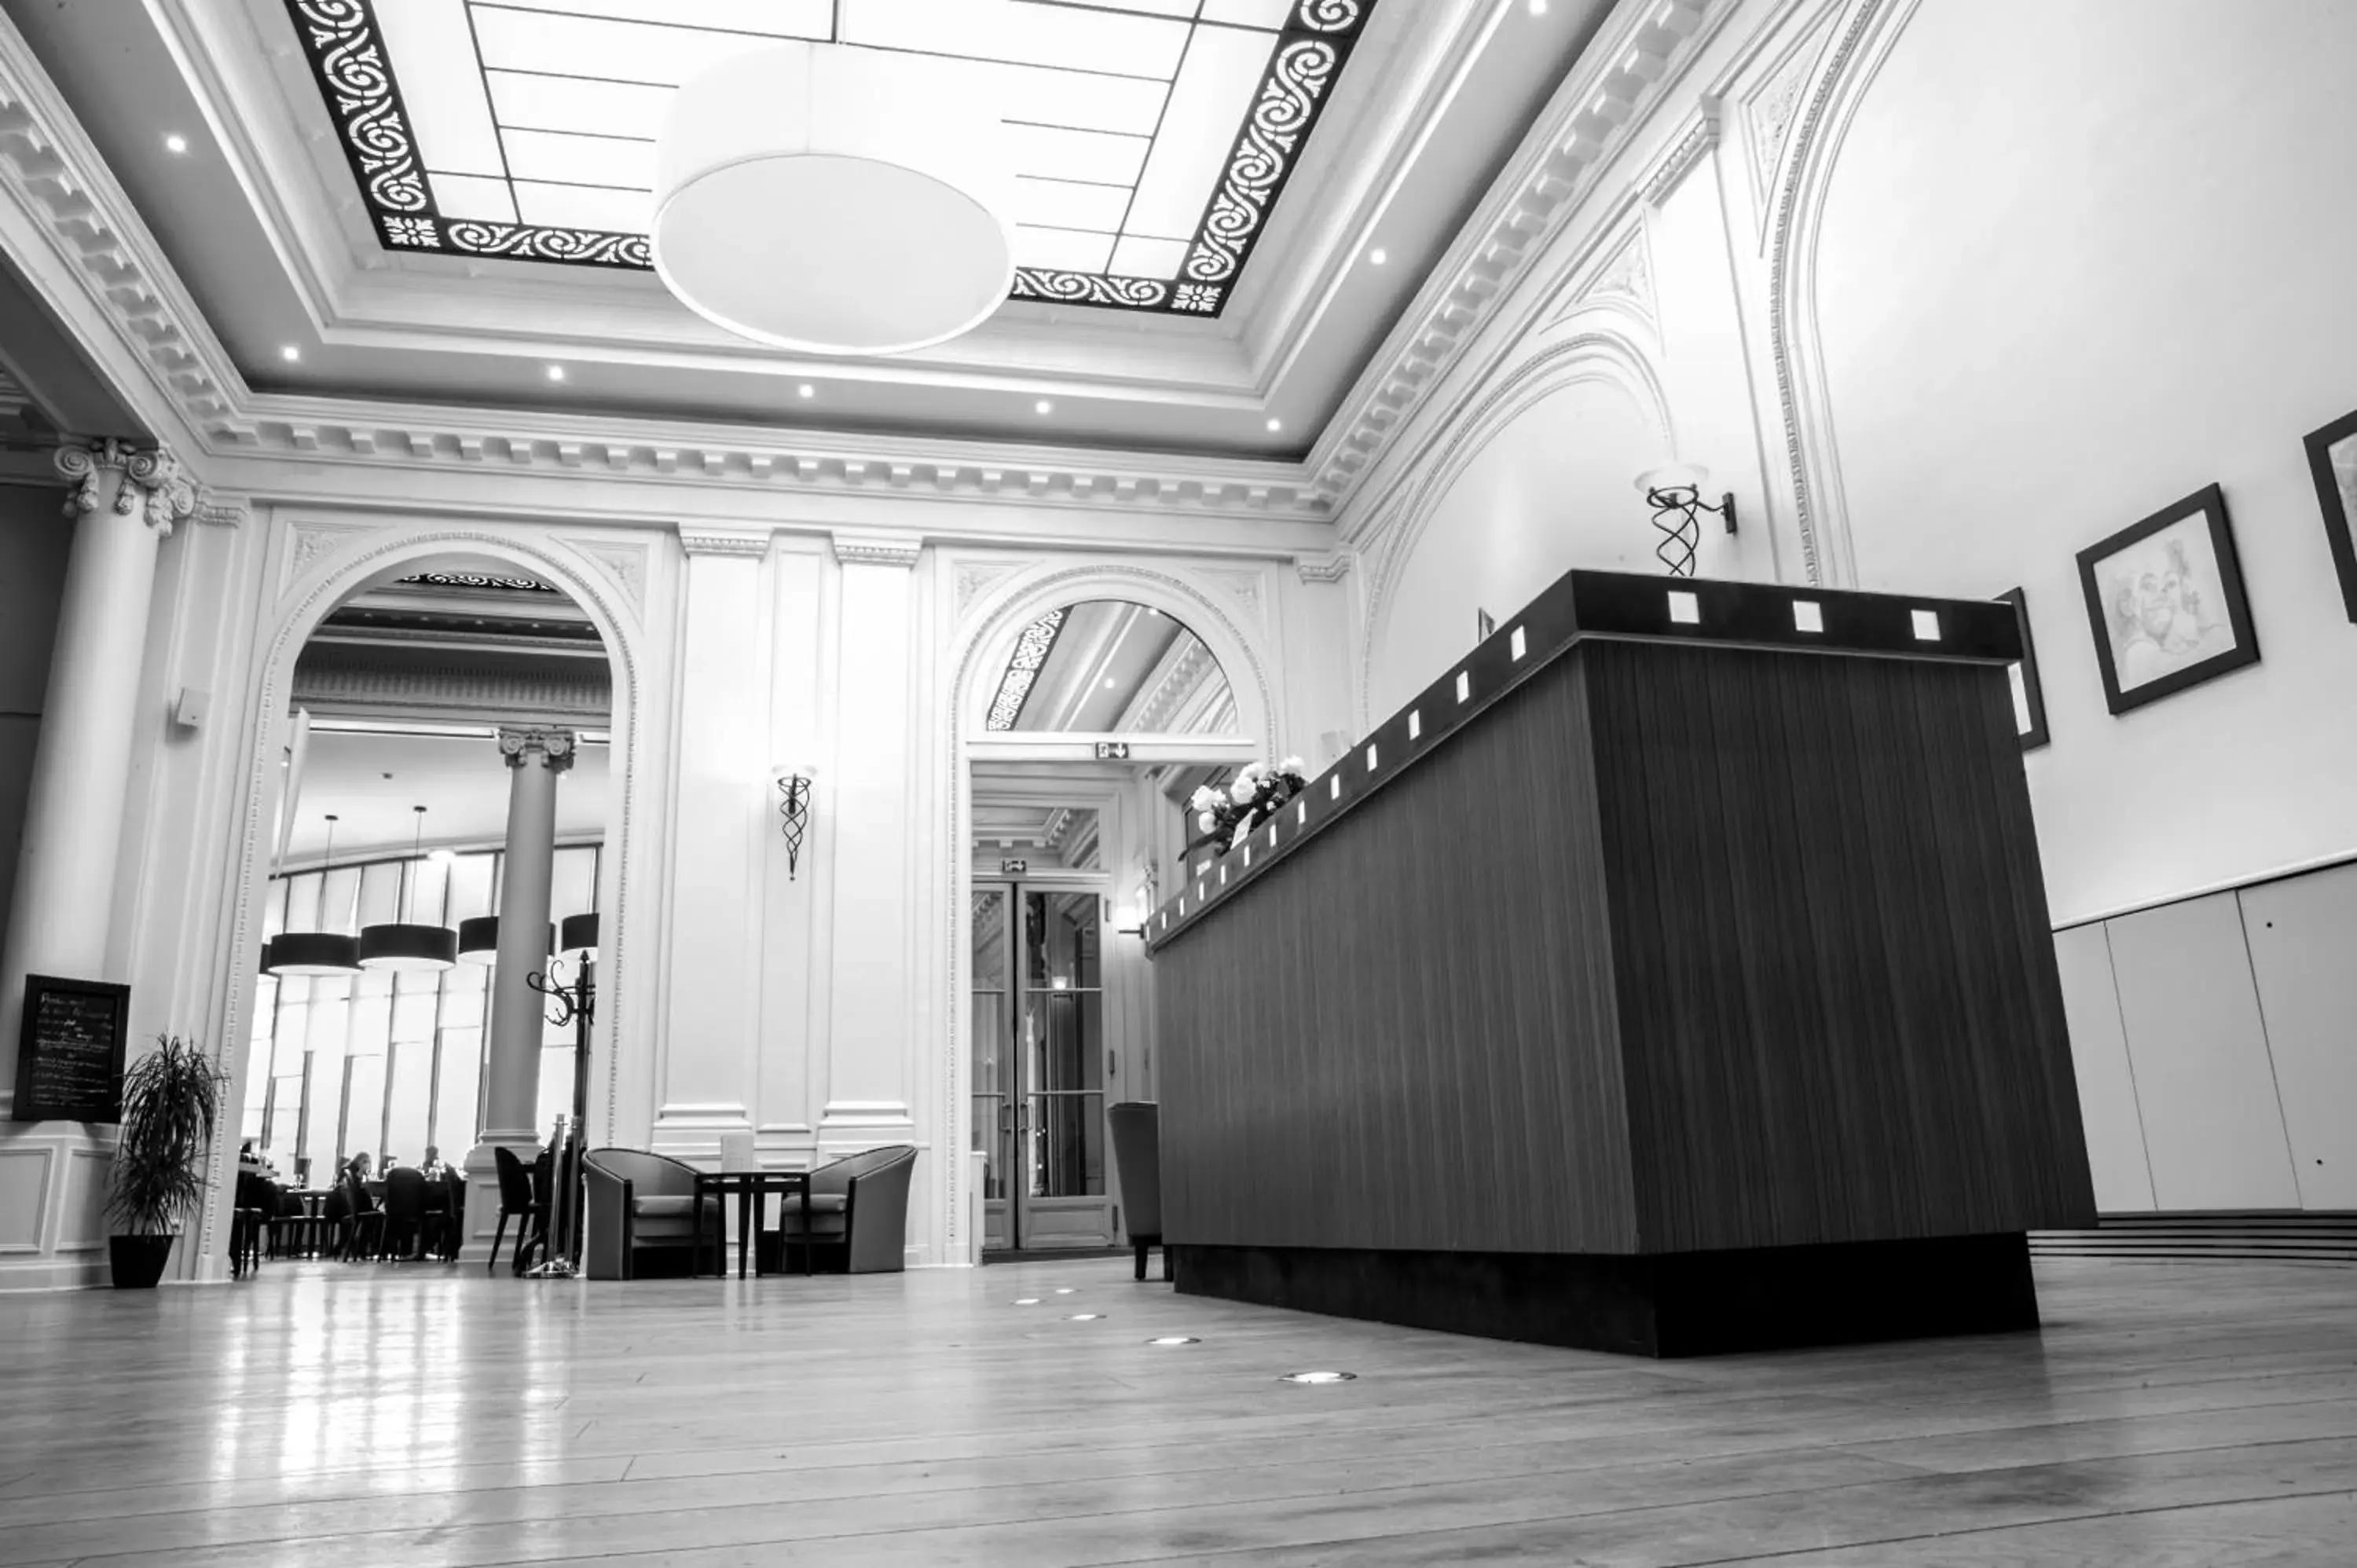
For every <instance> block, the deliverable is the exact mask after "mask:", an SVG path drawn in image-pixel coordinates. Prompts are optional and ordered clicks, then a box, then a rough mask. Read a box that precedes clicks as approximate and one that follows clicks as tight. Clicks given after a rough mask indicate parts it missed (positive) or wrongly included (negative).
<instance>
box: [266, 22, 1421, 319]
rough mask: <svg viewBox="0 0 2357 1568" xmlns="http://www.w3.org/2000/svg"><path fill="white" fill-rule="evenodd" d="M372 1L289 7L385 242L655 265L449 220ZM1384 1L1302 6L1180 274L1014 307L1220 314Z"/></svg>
mask: <svg viewBox="0 0 2357 1568" xmlns="http://www.w3.org/2000/svg"><path fill="white" fill-rule="evenodd" d="M375 4H376V0H286V7H287V11H288V14H289V15H290V16H292V17H293V18H294V21H295V25H296V32H297V33H298V34H299V35H300V36H301V38H302V39H303V43H304V48H305V51H306V54H307V57H308V59H310V62H311V70H312V74H313V75H314V76H315V77H316V78H317V81H318V84H319V90H320V94H321V96H322V97H323V98H324V99H325V101H326V102H327V105H328V110H329V113H331V114H332V115H333V117H334V119H335V122H336V128H337V131H338V134H339V139H340V140H341V141H342V142H343V144H344V154H345V157H346V158H347V160H348V161H349V162H350V165H351V166H352V172H353V175H354V177H356V178H357V179H358V180H359V182H360V187H361V194H362V196H363V197H364V198H365V199H366V200H367V203H368V207H369V209H370V213H371V217H372V218H373V219H374V220H375V221H376V228H377V234H378V239H379V241H380V242H381V243H382V245H383V246H384V247H385V248H386V249H388V250H398V251H438V252H455V253H457V254H462V255H469V256H485V257H492V258H497V259H501V260H511V261H532V262H553V263H561V264H565V265H570V266H596V267H609V268H626V269H630V270H632V271H651V270H652V268H653V266H654V255H653V247H652V244H651V242H650V240H649V239H648V237H647V236H646V235H643V234H623V233H615V232H608V231H596V230H586V229H570V228H562V227H557V226H554V225H548V224H533V223H509V222H500V221H496V220H480V219H463V220H460V219H450V218H446V217H444V216H443V215H442V214H441V213H440V212H439V211H438V210H437V209H436V205H435V200H434V194H433V190H432V188H431V186H430V185H429V183H428V181H427V179H426V176H425V168H424V165H423V162H422V160H421V158H420V156H419V154H418V151H417V140H416V135H415V133H414V129H413V128H412V126H411V124H410V123H409V119H408V115H407V113H406V112H405V110H404V105H403V102H402V96H401V88H400V84H399V82H398V81H396V80H395V78H394V75H393V64H392V60H391V58H390V56H389V55H388V53H387V51H386V48H385V45H384V39H383V35H382V29H381V28H380V27H379V26H378V24H377V20H376V14H375V10H374V5H375ZM1375 5H1376V0H1293V4H1292V5H1291V6H1290V8H1289V10H1288V11H1287V13H1286V23H1285V27H1284V31H1283V32H1282V33H1280V34H1279V35H1278V39H1277V45H1276V48H1275V49H1274V50H1273V51H1272V53H1271V56H1270V64H1269V70H1268V75H1267V77H1266V78H1265V80H1264V81H1262V83H1261V85H1260V87H1259V89H1258V91H1256V92H1255V93H1254V97H1253V100H1252V108H1251V109H1250V111H1249V112H1248V113H1247V114H1246V117H1245V121H1244V124H1243V126H1242V127H1241V128H1240V130H1239V131H1238V133H1237V135H1236V139H1235V142H1234V144H1233V145H1232V150H1231V152H1230V154H1229V157H1228V160H1227V163H1226V165H1225V167H1224V170H1223V172H1222V176H1221V179H1220V183H1219V186H1218V188H1217V189H1216V190H1215V191H1214V192H1213V193H1212V196H1211V200H1210V201H1209V203H1208V204H1207V205H1206V207H1205V209H1204V214H1203V219H1202V221H1201V223H1200V225H1199V226H1198V229H1197V232H1196V234H1195V236H1194V238H1193V240H1192V241H1191V242H1190V243H1189V247H1188V252H1187V259H1186V262H1185V263H1184V264H1183V265H1182V267H1181V268H1180V275H1179V279H1177V280H1165V279H1159V278H1141V277H1131V276H1124V275H1119V274H1104V273H1087V272H1073V271H1067V270H1061V269H1054V268H1036V267H1025V268H1021V269H1019V270H1017V273H1016V275H1015V281H1014V284H1013V285H1012V287H1011V288H1010V290H1009V296H1010V297H1012V298H1015V299H1030V300H1041V301H1049V302H1052V303H1055V304H1060V305H1082V306H1094V307H1098V308H1103V309H1113V310H1152V311H1164V312H1170V313H1179V314H1186V315H1196V316H1216V315H1218V314H1219V313H1220V311H1221V309H1222V307H1224V306H1225V305H1226V303H1227V299H1228V295H1229V292H1230V290H1229V287H1228V285H1231V284H1232V283H1233V282H1234V280H1235V278H1236V277H1237V275H1238V274H1240V273H1241V272H1242V271H1243V264H1244V261H1245V259H1246V257H1247V256H1249V255H1250V253H1251V251H1252V247H1253V244H1254V242H1255V240H1256V239H1257V238H1258V236H1259V234H1260V231H1261V230H1262V228H1263V227H1264V226H1265V223H1266V221H1267V217H1268V212H1269V209H1270V208H1271V207H1272V206H1273V205H1274V204H1275V200H1276V199H1277V196H1278V194H1279V193H1280V191H1281V189H1282V188H1283V187H1284V184H1285V181H1286V178H1287V177H1289V176H1290V174H1291V173H1292V170H1293V167H1294V166H1295V164H1296V162H1297V160H1298V158H1299V156H1300V153H1301V149H1302V146H1303V144H1304V143H1305V142H1306V141H1307V139H1308V135H1309V133H1310V131H1311V129H1312V127H1313V125H1314V124H1315V123H1316V120H1317V117H1318V113H1319V112H1320V110H1321V109H1322V107H1323V106H1324V104H1325V102H1326V101H1327V99H1328V98H1329V96H1330V95H1331V92H1332V89H1333V83H1334V80H1335V78H1336V75H1337V74H1338V73H1339V72H1340V70H1341V68H1342V66H1343V64H1344V63H1345V61H1346V60H1347V59H1348V57H1349V53H1350V49H1351V45H1352V44H1353V43H1354V42H1356V40H1357V38H1359V36H1360V35H1361V33H1362V32H1363V30H1364V28H1365V27H1366V24H1367V20H1368V18H1369V16H1372V13H1373V11H1374V8H1375Z"/></svg>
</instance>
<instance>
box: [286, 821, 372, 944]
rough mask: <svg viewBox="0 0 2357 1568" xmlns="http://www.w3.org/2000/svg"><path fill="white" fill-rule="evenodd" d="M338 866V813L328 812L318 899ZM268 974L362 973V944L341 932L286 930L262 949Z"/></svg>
mask: <svg viewBox="0 0 2357 1568" xmlns="http://www.w3.org/2000/svg"><path fill="white" fill-rule="evenodd" d="M335 868H336V814H335V813H334V812H333V811H330V812H328V848H327V853H326V854H323V855H321V856H320V857H319V898H320V901H321V902H322V903H325V902H326V901H327V897H328V874H329V873H330V872H332V871H334V870H335ZM262 967H263V971H264V972H265V973H268V974H299V975H335V974H358V973H359V972H361V953H360V944H359V943H358V942H355V941H354V940H352V939H351V938H350V937H348V936H346V935H344V934H343V933H342V932H341V931H284V932H281V933H280V934H279V935H277V936H275V937H273V938H272V939H271V940H270V941H269V943H268V945H266V946H265V947H264V949H263V950H262Z"/></svg>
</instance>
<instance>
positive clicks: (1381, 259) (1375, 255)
mask: <svg viewBox="0 0 2357 1568" xmlns="http://www.w3.org/2000/svg"><path fill="white" fill-rule="evenodd" d="M1391 259H1392V256H1391V252H1389V251H1386V250H1384V249H1383V247H1382V246H1380V245H1378V246H1377V247H1375V249H1373V250H1372V251H1369V252H1367V260H1368V261H1369V262H1371V263H1373V264H1374V265H1376V266H1382V265H1383V263H1385V262H1388V261H1390V260H1391Z"/></svg>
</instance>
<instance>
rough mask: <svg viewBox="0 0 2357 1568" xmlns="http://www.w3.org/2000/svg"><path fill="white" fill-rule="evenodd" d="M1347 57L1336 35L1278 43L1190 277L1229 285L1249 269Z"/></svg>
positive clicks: (1200, 237) (1190, 263)
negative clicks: (1252, 254)
mask: <svg viewBox="0 0 2357 1568" xmlns="http://www.w3.org/2000/svg"><path fill="white" fill-rule="evenodd" d="M1342 60H1343V47H1342V45H1341V44H1340V43H1338V42H1336V41H1335V40H1333V39H1329V38H1287V39H1286V41H1285V42H1283V43H1281V44H1279V45H1278V46H1277V50H1276V59H1275V65H1274V66H1273V67H1272V69H1271V70H1270V71H1269V75H1268V80H1267V81H1264V82H1262V83H1261V89H1260V93H1259V96H1258V97H1256V98H1255V99H1254V101H1253V108H1252V113H1250V114H1249V115H1247V116H1246V117H1245V120H1244V127H1243V133H1242V134H1240V135H1238V137H1237V138H1236V145H1235V147H1234V149H1233V150H1232V152H1230V153H1229V155H1228V166H1227V172H1226V173H1225V174H1223V175H1222V177H1221V178H1220V188H1219V189H1218V190H1217V191H1216V192H1214V193H1213V195H1212V197H1211V208H1210V209H1209V210H1208V211H1206V212H1205V213H1204V214H1203V225H1202V228H1201V229H1200V231H1197V233H1196V236H1195V243H1194V245H1193V246H1192V247H1191V248H1190V249H1189V251H1188V252H1187V276H1188V277H1189V279H1190V280H1192V281H1194V282H1196V283H1226V282H1229V281H1230V280H1232V278H1234V277H1235V275H1236V274H1238V273H1239V272H1241V271H1243V264H1244V257H1245V256H1246V255H1247V254H1248V253H1249V252H1251V249H1252V244H1253V241H1254V238H1255V237H1256V236H1257V235H1258V234H1259V232H1260V228H1261V224H1262V222H1263V221H1264V220H1265V219H1266V218H1267V216H1268V210H1269V209H1270V207H1271V206H1273V205H1274V204H1275V201H1276V198H1277V193H1278V192H1279V191H1280V190H1282V189H1283V188H1284V186H1285V181H1286V176H1288V175H1290V174H1291V173H1292V172H1293V167H1294V165H1295V163H1296V162H1297V159H1298V157H1299V155H1300V152H1301V146H1302V144H1303V142H1304V141H1305V140H1307V139H1308V134H1309V131H1310V127H1311V126H1312V125H1314V124H1316V123H1317V120H1318V110H1319V108H1320V107H1322V106H1323V104H1324V103H1325V101H1326V96H1327V92H1328V91H1329V89H1330V88H1331V87H1332V85H1333V82H1334V78H1335V75H1336V74H1337V73H1338V72H1339V71H1340V70H1341V68H1342Z"/></svg>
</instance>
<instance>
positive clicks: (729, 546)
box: [679, 528, 770, 555]
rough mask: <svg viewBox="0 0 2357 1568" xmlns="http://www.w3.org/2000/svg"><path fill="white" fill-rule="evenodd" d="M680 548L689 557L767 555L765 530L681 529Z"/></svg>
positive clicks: (767, 532) (767, 543) (766, 531)
mask: <svg viewBox="0 0 2357 1568" xmlns="http://www.w3.org/2000/svg"><path fill="white" fill-rule="evenodd" d="M679 543H680V548H681V549H683V550H684V551H686V552H687V553H689V554H690V555H767V554H768V553H770V532H769V530H767V529H748V528H682V529H681V530H680V531H679Z"/></svg>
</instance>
